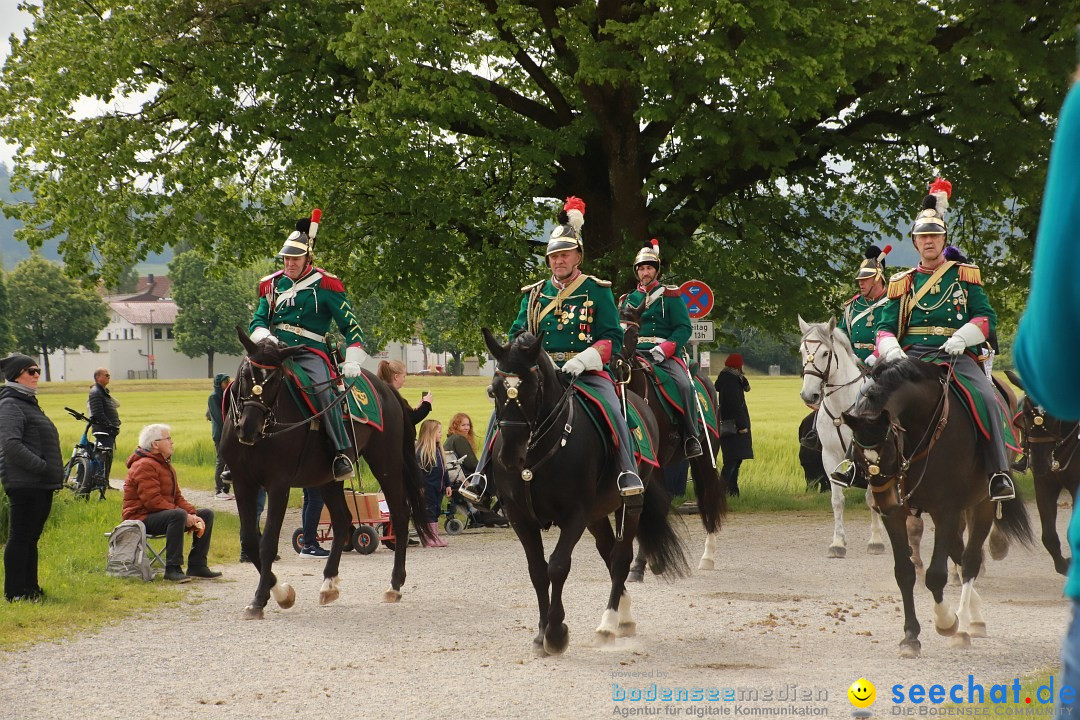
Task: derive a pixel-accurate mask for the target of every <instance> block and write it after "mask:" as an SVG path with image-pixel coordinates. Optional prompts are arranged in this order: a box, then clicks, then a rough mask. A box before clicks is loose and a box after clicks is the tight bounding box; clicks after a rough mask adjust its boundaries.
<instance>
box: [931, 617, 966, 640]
mask: <svg viewBox="0 0 1080 720" xmlns="http://www.w3.org/2000/svg"><path fill="white" fill-rule="evenodd" d="M959 627H960V616H959V615H953V621H952V625H949V626H948V627H938V626H937V624H936V623H935V625H934V629H935V630H937V634H938V635H941V636H942V637H952V636H953V635H955V634H956V630H957V629H958V628H959Z"/></svg>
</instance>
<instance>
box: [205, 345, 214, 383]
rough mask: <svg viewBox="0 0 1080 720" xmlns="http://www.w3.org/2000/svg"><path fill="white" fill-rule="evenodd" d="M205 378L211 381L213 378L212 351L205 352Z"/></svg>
mask: <svg viewBox="0 0 1080 720" xmlns="http://www.w3.org/2000/svg"><path fill="white" fill-rule="evenodd" d="M206 377H208V378H210V379H211V380H212V379H213V378H214V351H213V350H212V349H207V351H206Z"/></svg>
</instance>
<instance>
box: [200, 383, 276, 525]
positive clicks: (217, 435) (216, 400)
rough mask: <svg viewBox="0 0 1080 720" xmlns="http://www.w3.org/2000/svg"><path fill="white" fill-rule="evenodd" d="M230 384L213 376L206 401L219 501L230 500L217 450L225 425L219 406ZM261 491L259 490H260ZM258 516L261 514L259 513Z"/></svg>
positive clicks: (227, 481) (227, 479)
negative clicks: (215, 456) (214, 452)
mask: <svg viewBox="0 0 1080 720" xmlns="http://www.w3.org/2000/svg"><path fill="white" fill-rule="evenodd" d="M230 382H232V378H230V377H229V376H228V375H226V374H225V373H218V374H217V375H215V376H214V392H212V393H210V397H208V398H207V399H206V419H207V420H209V421H210V437H211V438H213V440H214V449H215V451H216V452H217V464H216V465H215V466H214V492H215V497H216V498H218V499H219V500H232V499H233V498H232V495H231V494H230V493H229V488H230V484H229V478H230V475H231V473H230V472H229V468H227V467H226V466H225V459H224V458H222V457H221V451H220V450H218V449H217V446H218V443H219V442H221V429H222V428H223V427H224V425H225V423H224V420H223V419H222V417H221V406H222V404H223V403H224V402H225V388H226V387H228V385H229V383H230ZM260 489H261V488H260ZM259 514H260V515H261V514H262V513H259Z"/></svg>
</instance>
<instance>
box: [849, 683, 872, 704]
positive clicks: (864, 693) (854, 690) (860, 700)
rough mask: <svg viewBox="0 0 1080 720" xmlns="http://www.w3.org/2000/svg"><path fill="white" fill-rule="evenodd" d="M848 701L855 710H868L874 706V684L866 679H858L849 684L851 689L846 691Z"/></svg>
mask: <svg viewBox="0 0 1080 720" xmlns="http://www.w3.org/2000/svg"><path fill="white" fill-rule="evenodd" d="M847 696H848V700H850V701H851V704H852V705H854V706H855V707H857V708H868V707H870V706H871V705H873V704H874V700H876V699H877V691H876V689H875V688H874V683H872V682H870V681H869V680H867V679H866V678H859V679H858V680H856V681H855V682H853V683H851V687H849V688H848V691H847Z"/></svg>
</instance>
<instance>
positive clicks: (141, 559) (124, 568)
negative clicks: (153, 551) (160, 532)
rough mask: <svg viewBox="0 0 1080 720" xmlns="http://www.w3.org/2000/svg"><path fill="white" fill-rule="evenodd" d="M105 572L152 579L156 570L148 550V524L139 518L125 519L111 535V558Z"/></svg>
mask: <svg viewBox="0 0 1080 720" xmlns="http://www.w3.org/2000/svg"><path fill="white" fill-rule="evenodd" d="M105 574H106V575H112V576H113V577H137V578H141V579H143V580H152V579H153V578H154V571H153V570H152V569H151V567H150V557H149V555H148V554H147V552H146V526H145V525H143V524H142V522H141V521H139V520H125V521H124V522H122V523H120V524H119V525H117V526H116V527H115V528H113V531H112V534H111V535H109V560H108V562H107V563H106V564H105Z"/></svg>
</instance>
